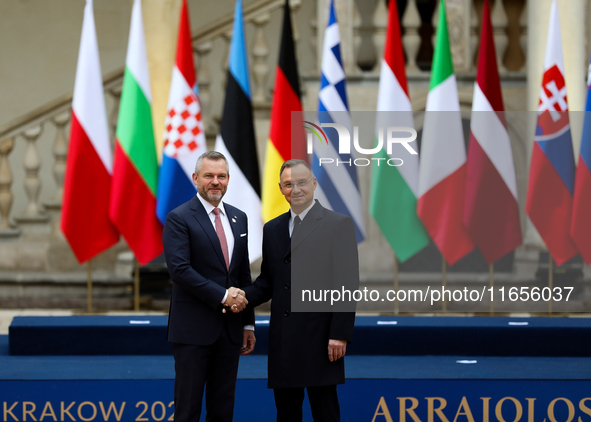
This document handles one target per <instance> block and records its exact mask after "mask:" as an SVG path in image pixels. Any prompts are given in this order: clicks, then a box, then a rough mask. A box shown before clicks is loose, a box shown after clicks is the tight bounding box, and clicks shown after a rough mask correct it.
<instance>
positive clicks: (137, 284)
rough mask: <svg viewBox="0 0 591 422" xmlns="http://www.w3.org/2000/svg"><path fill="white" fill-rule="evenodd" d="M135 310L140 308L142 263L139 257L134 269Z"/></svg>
mask: <svg viewBox="0 0 591 422" xmlns="http://www.w3.org/2000/svg"><path fill="white" fill-rule="evenodd" d="M133 310H134V311H136V312H139V310H140V263H139V262H138V260H137V259H136V260H135V268H134V271H133Z"/></svg>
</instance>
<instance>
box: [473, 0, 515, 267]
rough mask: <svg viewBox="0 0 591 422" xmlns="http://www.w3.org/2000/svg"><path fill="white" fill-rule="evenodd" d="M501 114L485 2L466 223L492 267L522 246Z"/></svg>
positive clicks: (474, 240) (474, 104) (511, 164)
mask: <svg viewBox="0 0 591 422" xmlns="http://www.w3.org/2000/svg"><path fill="white" fill-rule="evenodd" d="M503 111H504V108H503V96H502V93H501V81H500V79H499V72H498V70H497V59H496V55H495V45H494V39H493V32H492V25H491V20H490V8H489V2H488V0H485V2H484V10H483V17H482V34H481V36H480V53H479V57H478V71H477V75H476V83H475V84H474V99H473V101H472V118H471V121H470V146H469V148H468V167H467V183H466V202H465V207H464V224H465V226H466V228H467V229H468V232H469V233H470V237H471V238H472V241H473V242H474V243H475V244H476V246H478V248H479V249H480V252H481V253H482V255H483V256H484V259H485V260H486V262H488V263H489V264H492V263H493V262H495V261H496V260H498V259H499V258H502V257H503V256H505V255H506V254H508V253H509V252H511V251H512V250H513V249H515V248H516V247H517V246H519V245H521V243H522V237H521V227H520V223H519V209H518V203H517V182H516V180H515V166H514V164H513V153H512V152H511V143H510V140H509V133H508V132H507V127H506V124H505V115H504V112H503Z"/></svg>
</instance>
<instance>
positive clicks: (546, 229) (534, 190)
mask: <svg viewBox="0 0 591 422" xmlns="http://www.w3.org/2000/svg"><path fill="white" fill-rule="evenodd" d="M574 184H575V158H574V153H573V145H572V139H571V131H570V120H569V117H568V102H567V96H566V85H565V82H564V62H563V58H562V37H561V35H560V22H559V19H558V7H557V5H556V0H553V1H552V8H551V9H550V24H549V25H548V41H547V43H546V58H545V60H544V75H543V76H542V87H541V88H540V101H539V103H538V123H537V126H536V134H535V136H534V146H533V150H532V157H531V164H530V168H529V183H528V186H527V199H526V204H525V211H526V212H527V215H529V218H530V219H531V222H532V223H533V224H534V226H535V227H536V229H537V230H538V232H539V233H540V236H542V239H544V242H545V243H546V246H547V247H548V251H550V254H551V255H552V257H553V258H554V261H556V264H557V265H562V264H564V263H565V262H566V261H568V260H569V259H571V258H573V257H574V256H575V255H576V254H577V248H576V246H575V244H574V242H573V240H572V238H571V237H570V229H571V215H572V205H573V193H574Z"/></svg>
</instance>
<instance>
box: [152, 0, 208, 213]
mask: <svg viewBox="0 0 591 422" xmlns="http://www.w3.org/2000/svg"><path fill="white" fill-rule="evenodd" d="M197 94H198V90H197V77H196V74H195V66H194V65H193V49H192V47H191V26H190V25H189V12H188V9H187V1H186V0H183V5H182V7H181V18H180V22H179V37H178V42H177V50H176V61H175V64H174V67H173V69H172V82H171V84H170V93H169V96H168V111H167V112H166V121H165V122H164V146H163V149H162V166H161V168H160V178H159V180H158V198H157V202H156V214H158V219H159V220H160V221H161V222H162V224H164V222H165V221H166V216H167V215H168V213H169V212H170V211H172V210H173V209H174V208H176V207H178V206H179V205H181V204H182V203H184V202H187V201H188V200H189V199H191V197H192V196H193V195H195V193H196V192H197V188H196V187H195V185H194V184H193V177H192V175H193V172H194V171H195V163H196V162H197V158H199V156H200V155H201V154H203V153H204V152H206V151H207V146H206V144H205V133H204V132H203V120H202V117H201V103H200V101H199V97H198V95H197Z"/></svg>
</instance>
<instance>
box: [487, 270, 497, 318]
mask: <svg viewBox="0 0 591 422" xmlns="http://www.w3.org/2000/svg"><path fill="white" fill-rule="evenodd" d="M494 265H495V264H490V265H489V266H488V278H489V284H490V316H493V314H494V312H495V303H494V302H493V297H494V296H493V289H494V287H495V267H494Z"/></svg>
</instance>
